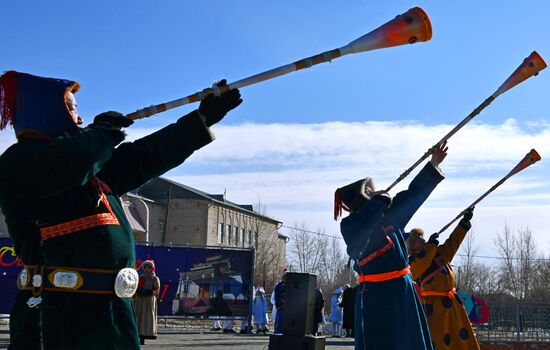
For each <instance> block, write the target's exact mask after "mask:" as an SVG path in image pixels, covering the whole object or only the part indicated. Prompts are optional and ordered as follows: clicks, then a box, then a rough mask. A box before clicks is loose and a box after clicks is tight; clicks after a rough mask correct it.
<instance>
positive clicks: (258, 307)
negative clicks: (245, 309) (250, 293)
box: [252, 287, 267, 334]
mask: <svg viewBox="0 0 550 350" xmlns="http://www.w3.org/2000/svg"><path fill="white" fill-rule="evenodd" d="M252 315H253V316H254V324H255V325H256V334H260V332H262V333H263V334H265V332H266V330H267V298H266V297H265V291H264V289H263V288H262V287H260V288H258V289H257V290H256V295H255V296H254V300H253V302H252Z"/></svg>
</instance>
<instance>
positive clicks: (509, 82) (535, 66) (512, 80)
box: [493, 51, 547, 97]
mask: <svg viewBox="0 0 550 350" xmlns="http://www.w3.org/2000/svg"><path fill="white" fill-rule="evenodd" d="M546 67H547V64H546V62H544V59H543V58H542V56H541V55H539V53H538V52H536V51H533V52H532V53H531V54H530V55H529V57H527V58H525V59H524V60H523V63H522V64H520V66H519V67H518V68H517V69H516V70H515V71H514V73H512V75H510V77H508V79H506V81H505V82H504V83H503V84H502V85H501V86H500V87H499V88H498V90H497V91H496V92H495V93H494V94H493V96H494V97H497V96H498V95H500V94H502V93H504V92H506V91H508V90H510V89H511V88H513V87H514V86H516V85H518V84H519V83H521V82H522V81H524V80H527V79H529V78H530V77H532V76H535V75H538V74H539V72H540V71H541V70H543V69H544V68H546Z"/></svg>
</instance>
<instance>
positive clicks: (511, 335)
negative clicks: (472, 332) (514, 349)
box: [475, 301, 550, 342]
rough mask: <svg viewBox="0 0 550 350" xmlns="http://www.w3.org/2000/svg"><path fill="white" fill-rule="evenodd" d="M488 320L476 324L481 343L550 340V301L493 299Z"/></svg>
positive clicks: (490, 303)
mask: <svg viewBox="0 0 550 350" xmlns="http://www.w3.org/2000/svg"><path fill="white" fill-rule="evenodd" d="M489 309H490V312H491V314H490V317H489V319H488V321H487V323H485V324H482V325H479V326H476V327H475V328H476V333H477V339H478V340H479V341H480V342H497V341H498V342H550V301H548V302H535V301H521V302H520V301H506V302H489Z"/></svg>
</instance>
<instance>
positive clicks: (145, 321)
mask: <svg viewBox="0 0 550 350" xmlns="http://www.w3.org/2000/svg"><path fill="white" fill-rule="evenodd" d="M159 290H160V279H159V278H158V277H157V276H156V274H155V273H154V272H152V273H148V274H146V273H144V274H143V276H140V278H139V285H138V289H137V292H136V295H135V296H134V308H135V310H136V319H137V324H138V333H139V337H140V338H142V339H156V338H157V297H158V294H159Z"/></svg>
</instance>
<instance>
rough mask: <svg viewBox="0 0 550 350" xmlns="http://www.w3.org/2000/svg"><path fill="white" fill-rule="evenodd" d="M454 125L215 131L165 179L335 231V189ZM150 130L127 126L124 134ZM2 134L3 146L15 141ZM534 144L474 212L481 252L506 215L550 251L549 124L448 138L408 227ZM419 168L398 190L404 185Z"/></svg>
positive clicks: (448, 211)
mask: <svg viewBox="0 0 550 350" xmlns="http://www.w3.org/2000/svg"><path fill="white" fill-rule="evenodd" d="M453 126H454V125H447V124H442V125H424V124H421V123H418V122H409V121H400V122H372V121H371V122H364V123H346V122H328V123H321V124H252V123H248V124H241V125H231V126H227V125H217V126H214V127H213V130H214V133H215V134H216V140H215V141H214V142H213V143H212V144H210V145H208V146H206V147H205V148H204V149H201V150H199V151H197V152H196V153H195V154H194V155H193V156H192V157H191V158H190V159H189V160H188V161H187V162H185V163H184V164H183V165H181V166H180V167H178V168H176V169H174V170H172V171H170V172H169V173H168V174H167V175H166V176H167V177H169V178H171V179H173V180H175V181H178V182H181V183H184V184H186V185H189V186H192V187H195V188H198V189H200V190H202V191H205V192H209V193H223V192H224V190H227V195H228V199H229V200H231V201H234V202H237V203H256V202H257V201H258V199H261V201H262V202H263V203H265V204H266V205H267V209H268V211H269V214H270V215H271V216H273V217H275V218H276V219H278V220H280V221H282V222H284V223H285V224H286V225H293V224H294V223H302V222H304V223H305V224H306V226H307V227H310V228H311V229H316V228H325V229H326V231H327V233H329V234H338V223H336V222H334V220H333V219H332V205H333V195H334V190H335V189H336V188H337V187H340V186H342V185H345V184H347V183H350V182H352V181H355V180H357V179H359V178H363V177H366V176H371V177H373V178H374V179H375V183H376V185H377V187H378V188H384V187H385V186H388V185H389V184H390V183H391V182H393V180H395V179H396V178H397V176H398V175H399V174H400V173H401V172H403V171H404V170H405V169H406V168H407V167H409V166H410V165H411V164H412V163H414V162H415V161H416V160H417V159H418V158H419V157H420V156H421V155H422V154H423V153H424V152H425V151H426V150H427V149H428V148H429V147H431V146H432V145H433V144H434V143H436V142H437V141H438V140H439V139H440V138H441V137H442V136H443V135H445V134H446V133H447V132H448V131H449V130H451V129H452V128H453ZM152 131H153V130H152V129H139V128H129V129H127V132H128V139H129V140H133V139H136V138H139V137H141V136H143V135H146V134H149V133H151V132H152ZM5 135H6V133H4V134H3V135H2V139H1V140H0V147H1V148H2V150H3V149H5V148H6V147H7V146H8V145H9V144H11V142H13V138H12V139H10V138H9V137H5ZM531 148H535V149H537V151H539V153H540V154H541V156H542V158H543V160H542V161H540V162H538V163H537V164H534V165H532V166H530V167H529V168H527V169H525V170H524V171H522V172H520V173H518V174H516V175H515V176H513V177H512V178H510V179H509V180H508V181H506V182H505V183H504V184H503V185H502V186H500V187H499V188H498V189H497V190H496V191H495V192H494V193H492V194H491V195H490V196H489V197H487V198H486V199H485V200H484V201H483V202H482V203H481V204H480V205H478V207H477V208H476V214H475V218H474V225H475V227H476V230H477V231H478V233H479V234H478V243H480V244H482V245H483V246H482V247H481V249H480V253H484V254H493V255H494V254H495V252H494V250H493V244H492V240H493V238H494V237H495V235H496V232H497V231H499V230H501V229H502V227H503V226H504V222H505V221H507V222H508V223H509V224H511V225H512V226H513V227H517V228H521V227H525V226H529V227H530V228H531V229H532V230H533V231H534V234H535V237H536V240H537V242H538V243H539V247H540V249H541V251H544V252H545V253H546V254H548V253H549V252H550V234H549V232H548V231H549V227H550V222H549V221H550V216H549V215H548V212H549V209H550V207H549V206H550V180H549V178H548V176H547V174H548V173H549V170H550V166H549V165H547V164H548V163H547V161H546V159H545V155H548V154H550V123H548V122H546V121H536V122H533V121H529V122H525V123H522V122H518V121H517V120H514V119H510V120H508V121H506V122H505V123H504V124H500V125H490V124H481V123H477V122H471V123H470V124H469V125H467V126H466V127H464V128H463V129H462V130H460V131H459V132H458V134H456V135H455V136H453V137H452V138H451V139H450V141H449V155H448V157H447V159H446V160H445V161H444V162H443V164H442V169H443V171H444V172H445V174H446V176H447V178H446V179H445V180H444V181H443V182H442V183H441V184H440V186H438V188H437V189H436V190H435V191H434V193H433V194H432V196H431V197H430V199H429V200H428V201H427V202H426V204H425V205H424V206H423V207H422V208H421V210H419V212H418V214H417V215H416V216H415V217H414V218H413V220H412V221H411V223H410V226H411V227H412V226H421V227H424V228H426V230H427V231H435V230H438V229H439V228H440V227H442V226H443V225H444V224H445V223H447V222H448V221H450V220H451V219H452V218H454V217H455V216H456V215H457V214H458V213H459V212H460V211H461V210H462V209H464V208H465V207H466V206H467V205H469V204H470V203H471V202H472V201H473V200H475V199H476V198H478V197H479V196H480V195H481V194H482V193H484V192H485V191H486V190H488V189H489V188H490V187H491V186H492V185H493V184H495V183H496V182H497V181H498V180H499V179H501V178H502V177H503V176H504V175H505V174H507V173H508V172H509V171H510V170H511V169H512V168H513V167H514V166H515V165H516V164H517V163H518V162H519V160H520V159H522V157H523V156H524V155H525V154H526V153H527V152H528V151H529V150H530V149H531ZM420 167H421V166H419V167H418V168H417V169H416V170H415V171H414V172H413V174H411V175H410V176H409V177H408V178H407V179H405V180H404V181H402V183H400V184H399V185H398V186H397V187H396V188H395V189H394V190H392V194H395V193H396V192H397V191H399V190H402V189H404V188H405V187H406V185H408V183H409V182H410V180H411V179H412V177H413V176H414V174H415V173H416V172H417V171H418V170H420Z"/></svg>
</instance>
